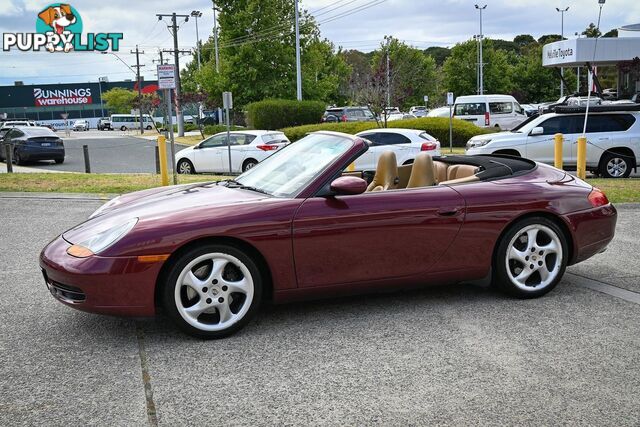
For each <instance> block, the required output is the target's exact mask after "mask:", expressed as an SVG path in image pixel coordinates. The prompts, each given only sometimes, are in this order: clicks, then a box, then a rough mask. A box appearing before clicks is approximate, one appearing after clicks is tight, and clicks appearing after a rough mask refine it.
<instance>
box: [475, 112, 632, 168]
mask: <svg viewBox="0 0 640 427" xmlns="http://www.w3.org/2000/svg"><path fill="white" fill-rule="evenodd" d="M583 124H584V113H583V114H579V113H578V114H570V113H560V114H559V113H549V114H543V115H541V116H538V117H532V118H529V119H528V120H526V121H525V122H524V123H522V124H520V125H519V126H518V127H516V128H514V129H513V130H511V131H509V132H500V133H492V134H487V135H478V136H474V137H473V138H471V139H470V140H469V142H467V154H510V155H515V156H522V157H527V158H529V159H531V160H535V161H538V162H542V163H547V164H551V165H552V164H553V163H554V135H555V134H556V133H562V134H563V135H564V144H563V163H564V166H565V167H567V168H572V167H575V166H576V164H577V159H576V157H577V140H578V137H579V136H581V135H582V130H583ZM586 136H587V170H590V171H592V172H594V173H597V174H599V175H601V176H603V177H605V178H626V177H628V176H629V174H630V173H631V170H632V169H635V168H636V167H637V165H638V159H640V112H638V111H602V112H593V113H589V120H588V124H587V135H586Z"/></svg>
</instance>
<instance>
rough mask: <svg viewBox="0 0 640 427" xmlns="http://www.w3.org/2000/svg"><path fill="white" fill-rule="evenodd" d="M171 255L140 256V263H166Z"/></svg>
mask: <svg viewBox="0 0 640 427" xmlns="http://www.w3.org/2000/svg"><path fill="white" fill-rule="evenodd" d="M168 258H169V255H140V256H139V257H138V262H160V261H166V260H167V259H168Z"/></svg>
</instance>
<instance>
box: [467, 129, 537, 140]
mask: <svg viewBox="0 0 640 427" xmlns="http://www.w3.org/2000/svg"><path fill="white" fill-rule="evenodd" d="M524 136H525V134H523V133H521V132H511V131H505V132H497V133H487V134H483V135H476V136H474V137H472V138H471V139H470V140H469V142H472V141H486V140H488V139H490V140H491V142H496V141H510V140H514V141H515V140H522V138H523V137H524Z"/></svg>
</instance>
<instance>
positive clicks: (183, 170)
mask: <svg viewBox="0 0 640 427" xmlns="http://www.w3.org/2000/svg"><path fill="white" fill-rule="evenodd" d="M178 173H179V174H184V175H193V174H195V173H196V168H195V167H194V166H193V163H191V161H190V160H188V159H180V161H178Z"/></svg>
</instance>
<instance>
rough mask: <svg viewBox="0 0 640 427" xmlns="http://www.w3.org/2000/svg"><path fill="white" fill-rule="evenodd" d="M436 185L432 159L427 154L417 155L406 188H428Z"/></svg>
mask: <svg viewBox="0 0 640 427" xmlns="http://www.w3.org/2000/svg"><path fill="white" fill-rule="evenodd" d="M435 184H436V176H435V168H434V166H433V158H432V157H431V155H429V154H427V153H419V154H418V155H417V156H416V159H415V160H414V161H413V167H412V168H411V176H410V177H409V182H408V183H407V188H417V187H430V186H432V185H435Z"/></svg>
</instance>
